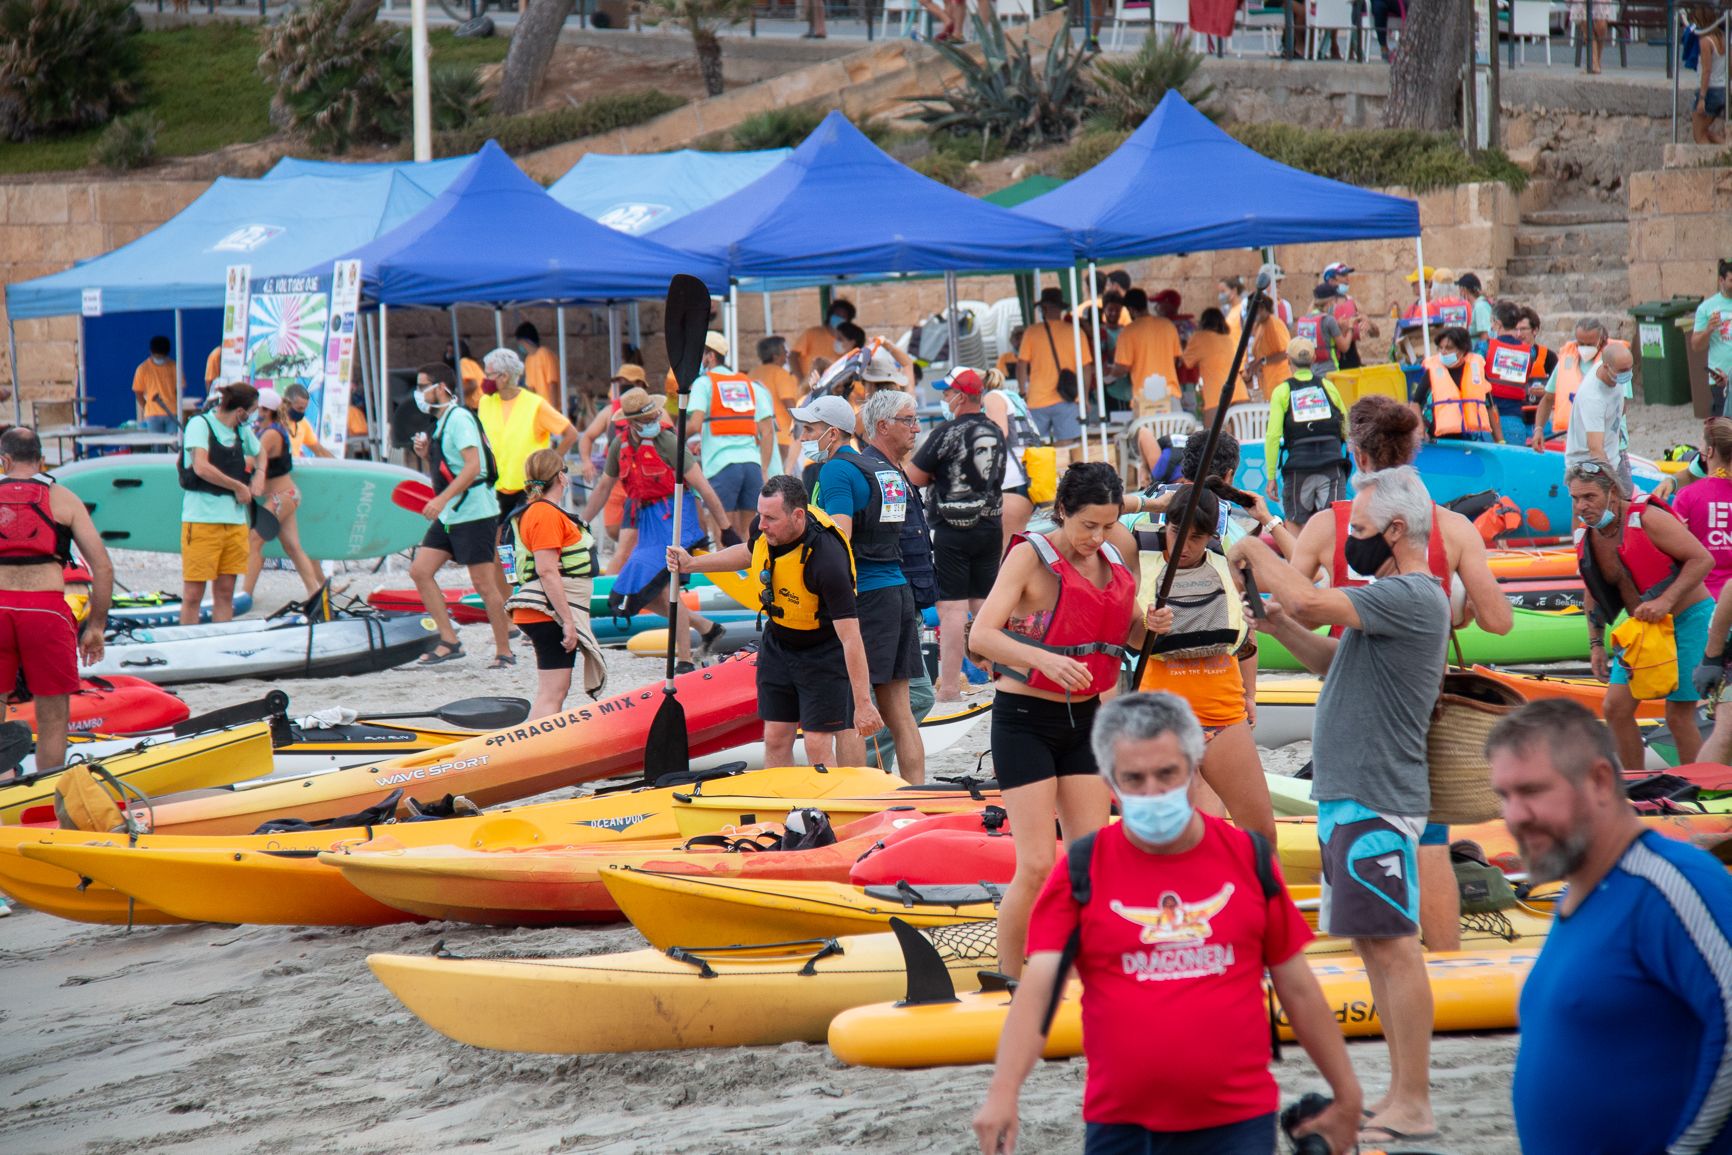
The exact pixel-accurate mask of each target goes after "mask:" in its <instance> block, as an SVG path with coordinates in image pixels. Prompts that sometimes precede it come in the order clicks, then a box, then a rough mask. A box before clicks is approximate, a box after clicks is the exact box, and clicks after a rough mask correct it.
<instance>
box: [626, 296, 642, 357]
mask: <svg viewBox="0 0 1732 1155" xmlns="http://www.w3.org/2000/svg"><path fill="white" fill-rule="evenodd" d="M626 328H627V330H628V331H629V332H630V333H631V344H632V348H634V349H636V350H637V351H638V353H639V355H640V356H641V355H642V353H643V317H641V316H640V315H639V314H638V308H637V302H636V301H633V302H632V303H631V304H630V305H629V306H627V307H626Z"/></svg>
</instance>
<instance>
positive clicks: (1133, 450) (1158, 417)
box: [1118, 413, 1203, 484]
mask: <svg viewBox="0 0 1732 1155" xmlns="http://www.w3.org/2000/svg"><path fill="white" fill-rule="evenodd" d="M1144 429H1147V430H1148V431H1149V432H1151V433H1153V434H1154V435H1155V436H1156V437H1170V436H1172V435H1174V434H1184V435H1185V436H1187V437H1188V436H1191V435H1193V434H1198V433H1201V432H1202V431H1203V426H1202V424H1201V423H1200V422H1199V421H1198V420H1197V419H1196V418H1195V417H1192V416H1191V415H1190V414H1189V413H1155V414H1151V415H1150V416H1148V417H1139V418H1137V419H1136V420H1135V421H1133V422H1131V423H1130V425H1128V426H1126V428H1125V431H1124V432H1123V433H1122V434H1120V435H1119V439H1118V441H1119V475H1120V476H1122V477H1134V478H1136V479H1137V480H1138V481H1139V483H1142V484H1147V482H1146V479H1145V475H1144V470H1145V468H1146V467H1145V465H1144V462H1143V459H1142V454H1141V453H1139V452H1138V450H1137V434H1138V433H1139V432H1140V431H1141V430H1144Z"/></svg>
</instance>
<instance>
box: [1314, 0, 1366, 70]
mask: <svg viewBox="0 0 1732 1155" xmlns="http://www.w3.org/2000/svg"><path fill="white" fill-rule="evenodd" d="M1355 31H1356V30H1355V29H1354V27H1353V5H1352V3H1351V2H1350V0H1307V2H1306V5H1305V55H1307V56H1309V57H1312V58H1313V59H1315V58H1316V57H1317V53H1318V51H1319V47H1320V45H1321V44H1322V43H1323V35H1322V34H1323V33H1325V32H1345V33H1347V37H1348V42H1349V43H1352V39H1353V36H1354V34H1355Z"/></svg>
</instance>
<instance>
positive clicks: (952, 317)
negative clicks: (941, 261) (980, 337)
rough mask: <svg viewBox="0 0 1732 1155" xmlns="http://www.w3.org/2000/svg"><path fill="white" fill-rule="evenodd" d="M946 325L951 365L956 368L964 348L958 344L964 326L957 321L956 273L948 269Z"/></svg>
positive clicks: (946, 280)
mask: <svg viewBox="0 0 1732 1155" xmlns="http://www.w3.org/2000/svg"><path fill="white" fill-rule="evenodd" d="M944 327H945V330H946V336H948V338H949V340H950V365H951V367H952V368H955V367H956V366H957V365H958V364H960V363H961V362H960V361H959V359H958V358H960V357H961V355H962V350H961V349H959V348H958V347H957V346H958V344H959V343H960V342H961V340H962V327H961V326H960V325H958V324H957V323H956V274H955V273H953V272H951V271H950V270H948V269H946V270H945V272H944Z"/></svg>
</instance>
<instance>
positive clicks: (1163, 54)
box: [1089, 36, 1221, 129]
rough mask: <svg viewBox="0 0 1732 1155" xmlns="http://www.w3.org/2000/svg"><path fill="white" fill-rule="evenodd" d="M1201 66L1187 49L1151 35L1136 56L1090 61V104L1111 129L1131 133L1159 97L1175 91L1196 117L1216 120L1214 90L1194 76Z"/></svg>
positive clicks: (1195, 54) (1199, 59)
mask: <svg viewBox="0 0 1732 1155" xmlns="http://www.w3.org/2000/svg"><path fill="white" fill-rule="evenodd" d="M1202 66H1203V57H1202V54H1201V53H1198V52H1195V51H1193V50H1192V48H1191V46H1190V44H1188V43H1186V42H1184V41H1180V42H1177V43H1175V42H1174V41H1171V40H1169V39H1167V38H1166V37H1164V36H1150V37H1148V38H1147V39H1146V40H1144V41H1143V46H1142V48H1141V49H1140V50H1139V51H1138V52H1137V54H1136V55H1135V56H1132V57H1129V58H1128V59H1116V60H1115V59H1108V58H1106V57H1104V56H1103V57H1101V58H1100V59H1098V60H1096V61H1095V62H1094V68H1093V69H1092V75H1091V76H1090V78H1089V79H1090V81H1091V82H1092V83H1093V85H1094V89H1095V95H1094V105H1095V107H1096V108H1097V109H1098V110H1099V115H1100V117H1101V118H1102V119H1103V120H1105V121H1106V122H1107V123H1108V124H1110V125H1111V126H1112V127H1113V128H1124V129H1132V128H1135V127H1137V125H1139V124H1141V123H1142V122H1143V121H1144V120H1146V119H1148V116H1149V114H1150V113H1151V112H1153V111H1154V110H1155V106H1156V105H1158V104H1160V103H1161V98H1162V97H1164V96H1166V95H1167V93H1168V92H1170V91H1177V92H1178V93H1179V95H1181V96H1183V97H1184V98H1185V99H1186V100H1188V101H1190V102H1191V104H1192V106H1194V107H1195V108H1196V110H1197V111H1198V112H1200V113H1202V114H1203V115H1204V116H1206V117H1208V118H1209V119H1210V120H1219V119H1220V115H1221V114H1220V110H1219V109H1217V108H1216V107H1215V104H1214V99H1215V87H1214V85H1211V84H1205V83H1204V82H1203V80H1202V78H1201V77H1199V76H1198V75H1197V70H1198V69H1199V68H1201V67H1202Z"/></svg>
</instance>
